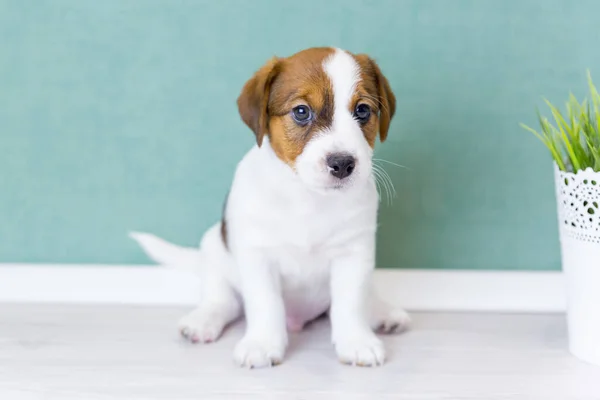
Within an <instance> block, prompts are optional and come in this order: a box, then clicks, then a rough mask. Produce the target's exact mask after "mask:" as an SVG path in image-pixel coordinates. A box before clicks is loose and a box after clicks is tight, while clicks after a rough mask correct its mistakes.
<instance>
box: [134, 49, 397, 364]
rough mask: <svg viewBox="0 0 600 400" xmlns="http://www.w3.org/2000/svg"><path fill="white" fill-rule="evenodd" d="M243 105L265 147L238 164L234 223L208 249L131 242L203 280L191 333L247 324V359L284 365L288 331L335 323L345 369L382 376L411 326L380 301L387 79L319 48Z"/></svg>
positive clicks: (229, 214) (278, 72) (264, 78)
mask: <svg viewBox="0 0 600 400" xmlns="http://www.w3.org/2000/svg"><path fill="white" fill-rule="evenodd" d="M237 104H238V108H239V113H240V115H241V118H242V120H243V121H244V123H245V124H246V125H247V126H248V127H249V128H250V129H251V130H252V131H253V132H254V134H255V135H256V145H255V146H254V147H253V148H252V149H251V150H250V151H249V152H248V153H247V154H246V155H245V156H244V158H243V159H242V160H241V161H240V162H239V164H238V166H237V170H236V172H235V176H234V178H233V183H232V185H231V189H230V191H229V195H228V197H227V200H226V203H225V207H224V212H223V217H222V220H221V221H220V222H219V223H217V224H215V225H214V226H213V227H212V228H210V229H209V230H208V231H207V232H206V233H205V234H204V237H203V238H202V240H201V243H200V246H199V248H198V249H191V248H183V247H179V246H176V245H173V244H170V243H167V242H165V241H163V240H162V239H159V238H157V237H155V236H153V235H151V234H147V233H135V232H134V233H132V237H133V238H134V239H135V240H137V241H138V242H139V243H140V245H141V246H142V248H144V250H145V251H146V252H147V253H148V255H149V256H150V257H151V258H152V259H154V260H155V261H157V262H159V263H161V264H166V265H173V266H189V267H194V268H196V269H197V271H198V273H199V276H200V285H201V293H200V295H201V302H200V305H199V306H198V307H197V308H196V309H195V310H194V311H192V312H191V313H190V314H188V315H187V316H185V317H184V318H183V319H182V320H181V322H180V325H179V327H180V332H181V334H182V335H183V336H184V337H185V338H187V339H188V340H190V341H191V342H194V343H196V342H202V343H208V342H212V341H215V340H217V339H218V338H219V336H220V335H221V333H222V331H223V329H224V328H225V326H226V325H227V324H229V323H231V322H232V321H234V320H236V319H237V318H238V317H240V316H241V314H242V312H243V313H244V314H245V317H246V321H247V327H246V333H245V335H244V337H243V338H242V339H241V340H240V342H239V343H238V344H237V346H236V348H235V351H234V359H235V361H236V362H237V363H238V364H239V365H241V366H244V367H249V368H258V367H265V366H273V365H276V364H279V363H281V362H282V361H283V359H284V353H285V350H286V346H287V344H288V331H300V330H301V329H302V328H303V326H304V325H305V324H306V323H307V322H309V321H311V320H313V319H315V318H317V317H319V316H320V315H322V314H324V313H328V314H329V317H330V319H331V328H332V334H331V339H332V342H333V344H334V346H335V350H336V352H337V356H338V358H339V360H340V361H341V362H343V363H346V364H351V365H358V366H377V365H381V364H382V363H383V362H384V359H385V350H384V346H383V344H382V342H381V340H380V339H379V338H378V337H377V336H376V335H375V332H377V331H378V332H381V333H395V332H400V331H402V330H404V329H405V328H406V327H407V325H408V323H409V317H408V315H407V314H406V312H404V311H403V310H402V309H400V308H393V307H390V306H389V305H387V304H386V303H384V302H383V301H381V300H380V299H379V298H377V297H376V296H375V294H374V293H372V291H371V275H372V271H373V269H374V267H375V233H376V228H377V208H378V202H379V196H378V192H377V188H376V183H375V179H374V174H373V171H372V159H371V158H372V156H373V147H374V146H375V141H376V138H377V134H378V133H379V137H380V140H381V141H384V140H385V138H386V136H387V133H388V129H389V126H390V121H391V119H392V117H393V115H394V112H395V108H396V99H395V97H394V94H393V93H392V90H391V89H390V85H389V83H388V80H387V79H386V78H385V77H384V76H383V74H382V73H381V71H380V69H379V67H378V66H377V64H376V63H375V62H374V61H373V60H372V59H370V58H369V57H368V56H366V55H362V54H360V55H354V54H352V53H349V52H347V51H344V50H340V49H335V48H311V49H308V50H304V51H301V52H299V53H297V54H295V55H292V56H291V57H287V58H273V59H271V60H270V61H269V62H268V63H267V64H266V65H264V66H263V67H262V68H260V70H258V72H256V74H255V75H254V76H253V77H252V78H251V79H250V80H249V81H248V82H247V83H246V84H245V86H244V88H243V90H242V92H241V94H240V96H239V98H238V101H237ZM242 310H243V311H242Z"/></svg>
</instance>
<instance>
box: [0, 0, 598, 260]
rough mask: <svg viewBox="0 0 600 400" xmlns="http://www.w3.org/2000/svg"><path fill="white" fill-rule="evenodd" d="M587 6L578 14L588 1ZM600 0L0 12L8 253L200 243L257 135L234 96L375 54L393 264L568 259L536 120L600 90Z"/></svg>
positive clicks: (229, 2) (62, 6)
mask: <svg viewBox="0 0 600 400" xmlns="http://www.w3.org/2000/svg"><path fill="white" fill-rule="evenodd" d="M571 3H572V5H569V4H571ZM598 15H600V2H598V1H593V0H588V1H584V0H578V1H573V2H571V1H568V0H539V1H523V0H505V1H502V0H496V1H488V0H472V1H468V0H454V1H449V0H415V1H402V0H372V1H368V0H364V1H359V0H327V1H325V0H317V1H314V0H304V1H281V2H279V1H267V0H247V1H243V0H237V1H236V0H219V1H214V0H212V1H203V0H196V1H194V0H187V1H184V0H103V1H92V0H52V1H51V0H35V1H34V0H0V261H1V262H67V263H106V264H110V263H147V260H146V258H145V257H144V256H143V254H142V253H141V252H140V251H139V249H138V248H137V247H136V246H135V245H134V244H133V243H132V242H131V241H130V240H129V239H128V238H127V237H126V234H127V231H128V230H131V229H136V230H146V231H151V232H156V233H158V234H160V235H162V236H164V237H166V238H168V239H170V240H174V241H177V242H181V243H185V244H190V245H192V244H195V243H196V242H197V240H198V239H199V237H200V235H201V233H202V231H203V230H204V229H205V228H207V227H208V226H209V225H210V224H212V223H213V222H214V221H215V220H216V219H217V218H219V215H220V211H221V204H222V200H223V198H224V195H225V192H226V190H227V188H228V185H229V182H230V178H231V175H232V173H233V170H234V167H235V165H236V161H237V160H238V159H239V158H240V157H241V156H242V155H243V154H244V152H245V151H246V150H247V149H248V148H249V146H251V145H252V143H253V136H252V135H251V133H250V132H249V131H248V130H247V129H246V128H245V127H244V126H243V125H242V123H241V121H240V120H239V118H238V115H237V112H236V106H235V99H236V97H237V95H238V93H239V90H240V88H241V86H242V85H243V83H244V82H245V80H246V79H247V78H249V76H250V74H251V73H252V72H253V71H254V70H255V69H257V68H258V67H259V66H260V65H261V64H262V63H263V62H264V61H266V59H267V58H269V57H270V56H272V55H274V54H277V55H289V54H291V53H293V52H295V51H297V50H300V49H303V48H306V47H310V46H320V45H332V46H340V47H344V48H347V49H349V50H351V51H354V52H367V53H369V54H371V55H372V56H373V57H375V58H376V59H377V60H378V61H379V63H380V65H381V67H382V69H383V71H384V72H385V73H386V74H387V76H388V78H389V79H390V81H391V83H392V86H393V88H394V90H395V92H396V93H397V97H398V100H399V104H398V114H397V115H398V117H397V119H396V120H395V121H394V123H393V126H392V130H391V132H390V135H389V139H388V141H387V142H386V143H385V144H384V145H382V146H379V148H378V151H377V156H378V157H379V158H384V159H387V160H389V161H392V162H394V163H399V164H402V165H405V166H407V167H408V169H402V168H397V167H394V166H392V165H388V166H387V170H388V172H389V173H390V175H391V176H392V178H393V181H394V183H395V186H396V190H397V192H398V196H397V198H396V199H395V201H394V202H393V204H392V205H391V206H389V205H384V206H383V207H382V210H381V218H380V225H381V228H380V235H379V251H378V257H379V262H378V263H379V265H380V266H381V267H407V268H467V269H532V270H552V269H557V268H558V267H559V253H558V249H557V245H558V240H557V226H556V217H555V206H554V193H553V180H552V170H551V164H550V159H549V157H548V155H547V154H546V151H545V150H544V149H543V148H542V147H541V145H539V144H538V142H537V141H536V140H535V139H534V138H533V137H532V136H531V135H530V134H529V133H527V132H525V131H522V130H521V129H520V128H519V126H518V123H519V122H526V123H528V124H533V125H535V107H536V106H537V105H541V101H540V96H542V95H545V96H547V97H549V98H550V99H551V100H552V101H556V102H562V100H563V99H564V98H566V95H567V94H568V92H569V90H574V91H575V93H576V94H583V93H584V90H585V70H586V68H590V69H591V70H592V73H594V72H596V76H597V80H598V81H600V68H598V67H597V65H598V63H599V62H600V51H599V50H598V43H600V36H599V34H598V32H599V31H600V30H599V29H598V21H600V20H599V19H598Z"/></svg>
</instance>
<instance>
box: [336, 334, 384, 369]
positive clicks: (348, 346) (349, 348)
mask: <svg viewBox="0 0 600 400" xmlns="http://www.w3.org/2000/svg"><path fill="white" fill-rule="evenodd" d="M335 350H336V352H337V355H338V358H339V360H340V362H342V363H343V364H349V365H355V366H359V367H376V366H379V365H383V363H384V361H385V349H384V347H383V343H382V342H381V340H379V338H378V337H377V336H375V334H373V333H372V332H368V333H364V334H362V335H356V336H351V337H348V338H341V339H340V340H337V341H336V343H335Z"/></svg>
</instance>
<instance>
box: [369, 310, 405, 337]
mask: <svg viewBox="0 0 600 400" xmlns="http://www.w3.org/2000/svg"><path fill="white" fill-rule="evenodd" d="M410 322H411V321H410V316H409V315H408V313H407V312H406V311H404V310H403V309H401V308H391V307H387V308H384V309H381V310H377V314H376V315H375V317H374V318H373V323H372V326H373V330H375V331H376V332H378V333H383V334H396V333H402V332H404V331H406V330H408V328H409V327H410Z"/></svg>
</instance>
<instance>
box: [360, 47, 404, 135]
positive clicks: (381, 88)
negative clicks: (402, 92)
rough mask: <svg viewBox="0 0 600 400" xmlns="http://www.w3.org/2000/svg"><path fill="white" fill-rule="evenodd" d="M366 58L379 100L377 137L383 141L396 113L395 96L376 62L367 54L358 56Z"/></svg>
mask: <svg viewBox="0 0 600 400" xmlns="http://www.w3.org/2000/svg"><path fill="white" fill-rule="evenodd" d="M358 57H359V58H362V59H363V60H366V62H367V65H369V70H370V71H369V72H370V73H371V74H372V75H373V78H374V79H375V82H376V84H377V92H378V100H379V107H380V110H379V139H380V140H381V141H382V142H383V141H385V138H387V134H388V130H389V129H390V122H391V121H392V118H394V114H395V113H396V96H394V92H392V88H391V87H390V83H389V82H388V80H387V78H386V77H385V75H383V74H382V73H381V69H379V66H378V65H377V63H376V62H375V61H374V60H373V59H372V58H370V57H369V56H367V55H364V54H361V55H359V56H358Z"/></svg>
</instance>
